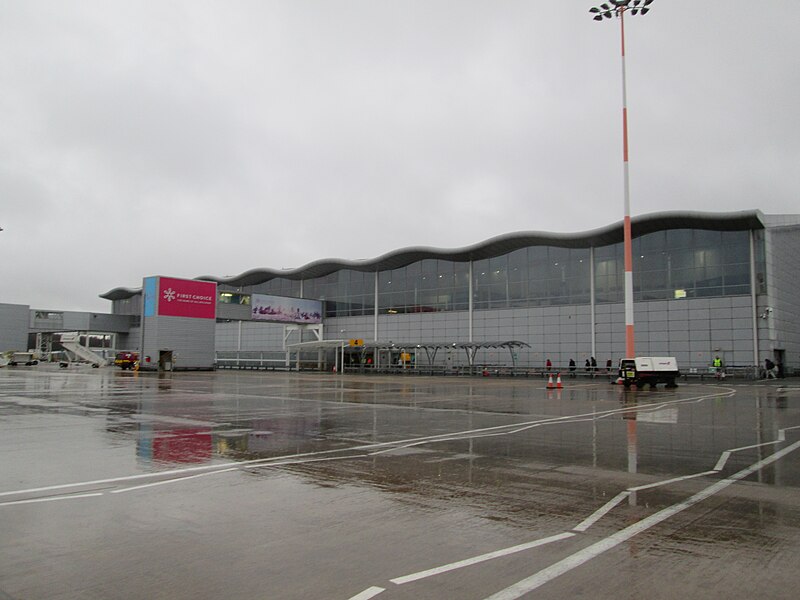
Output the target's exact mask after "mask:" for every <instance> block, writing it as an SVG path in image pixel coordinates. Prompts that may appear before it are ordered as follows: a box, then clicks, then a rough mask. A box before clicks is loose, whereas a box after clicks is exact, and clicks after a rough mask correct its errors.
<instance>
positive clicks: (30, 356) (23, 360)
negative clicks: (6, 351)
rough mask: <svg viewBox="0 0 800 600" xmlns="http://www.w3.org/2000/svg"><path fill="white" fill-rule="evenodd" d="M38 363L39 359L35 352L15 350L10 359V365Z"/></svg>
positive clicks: (28, 365) (27, 365)
mask: <svg viewBox="0 0 800 600" xmlns="http://www.w3.org/2000/svg"><path fill="white" fill-rule="evenodd" d="M38 364H39V359H38V357H37V356H36V353H35V352H14V353H12V354H11V357H10V358H9V360H8V366H9V367H16V366H17V365H25V366H26V367H30V366H33V365H38Z"/></svg>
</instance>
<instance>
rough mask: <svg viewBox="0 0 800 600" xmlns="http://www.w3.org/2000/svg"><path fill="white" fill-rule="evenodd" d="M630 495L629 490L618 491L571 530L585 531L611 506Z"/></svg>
mask: <svg viewBox="0 0 800 600" xmlns="http://www.w3.org/2000/svg"><path fill="white" fill-rule="evenodd" d="M630 495H631V493H630V492H629V491H625V492H620V493H619V494H617V495H616V496H614V497H613V498H612V499H611V500H609V501H608V502H606V503H605V504H604V505H603V506H601V507H600V508H598V509H597V510H596V511H594V512H593V513H592V514H591V515H589V517H588V518H586V519H584V520H583V521H581V522H580V523H579V524H578V526H577V527H575V528H574V529H573V530H572V531H586V530H587V529H589V527H591V526H592V525H594V524H595V523H596V522H597V521H599V520H600V519H601V518H602V517H604V516H605V514H606V513H607V512H608V511H610V510H611V509H612V508H614V507H615V506H616V505H617V504H619V503H620V502H622V501H623V500H625V498H627V497H628V496H630Z"/></svg>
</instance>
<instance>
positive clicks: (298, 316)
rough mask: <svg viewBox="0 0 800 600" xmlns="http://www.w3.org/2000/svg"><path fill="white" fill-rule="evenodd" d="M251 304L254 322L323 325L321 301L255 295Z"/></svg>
mask: <svg viewBox="0 0 800 600" xmlns="http://www.w3.org/2000/svg"><path fill="white" fill-rule="evenodd" d="M250 303H251V306H252V309H253V310H252V315H253V320H254V321H279V322H282V323H322V302H321V301H319V300H308V299H305V298H286V297H284V296H266V295H264V294H253V296H252V298H251V300H250Z"/></svg>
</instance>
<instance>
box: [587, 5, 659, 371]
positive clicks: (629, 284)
mask: <svg viewBox="0 0 800 600" xmlns="http://www.w3.org/2000/svg"><path fill="white" fill-rule="evenodd" d="M653 1H654V0H607V2H606V3H603V4H601V5H600V6H595V7H593V8H590V9H589V12H590V13H592V14H593V15H594V17H593V18H594V20H595V21H603V20H604V19H611V18H612V17H614V16H616V17H618V18H619V31H620V38H621V40H622V169H623V174H624V188H625V220H624V221H623V240H624V252H625V356H626V357H627V358H633V357H635V356H636V350H635V344H634V340H635V337H634V334H633V243H632V241H631V240H632V236H631V185H630V174H629V171H628V91H627V81H626V75H625V11H627V10H630V11H631V14H633V15H637V14H642V15H645V14H647V13H648V12H649V11H650V8H649V6H650V5H651V4H652V3H653Z"/></svg>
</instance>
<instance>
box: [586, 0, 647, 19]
mask: <svg viewBox="0 0 800 600" xmlns="http://www.w3.org/2000/svg"><path fill="white" fill-rule="evenodd" d="M653 1H654V0H609V2H604V3H603V4H601V5H600V6H593V7H592V8H590V9H589V12H590V13H592V14H593V15H594V17H593V18H594V20H595V21H602V20H603V19H610V18H611V17H613V16H619V15H620V14H621V13H622V12H624V11H626V10H629V11H631V14H632V15H638V14H643V15H646V14H647V13H648V12H649V11H650V8H649V6H650V5H651V4H652V3H653Z"/></svg>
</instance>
